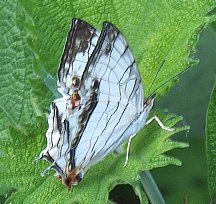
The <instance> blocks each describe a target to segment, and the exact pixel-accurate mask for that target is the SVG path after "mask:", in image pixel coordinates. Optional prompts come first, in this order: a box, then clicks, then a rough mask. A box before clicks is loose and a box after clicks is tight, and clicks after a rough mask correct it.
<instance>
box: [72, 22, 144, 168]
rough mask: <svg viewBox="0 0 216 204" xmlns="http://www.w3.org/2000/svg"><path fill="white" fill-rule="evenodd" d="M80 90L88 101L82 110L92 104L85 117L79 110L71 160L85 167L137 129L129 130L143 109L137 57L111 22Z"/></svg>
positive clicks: (106, 25)
mask: <svg viewBox="0 0 216 204" xmlns="http://www.w3.org/2000/svg"><path fill="white" fill-rule="evenodd" d="M95 81H98V87H96V88H95V86H94V85H95ZM81 93H82V95H83V96H85V97H86V99H85V100H86V101H87V103H86V104H85V105H84V108H83V110H82V111H85V110H86V108H85V107H90V106H89V104H91V105H92V106H91V108H88V111H89V114H88V115H87V116H86V115H83V117H85V120H81V119H82V114H80V118H81V119H80V121H81V122H79V123H78V127H77V130H79V134H77V136H78V137H79V138H78V140H77V141H76V145H75V146H74V147H73V149H72V150H73V154H72V157H73V158H72V160H73V161H74V162H75V166H77V165H80V166H82V168H83V169H85V168H88V167H89V166H91V165H92V164H93V163H95V162H97V161H99V160H100V159H102V158H103V157H105V156H106V155H107V154H108V153H110V152H111V151H113V150H114V149H116V148H117V147H118V146H119V145H120V144H122V143H123V142H124V141H125V140H127V139H128V138H129V137H130V135H131V134H134V132H136V131H137V129H136V128H134V130H132V131H130V132H128V128H129V127H130V126H131V125H132V124H133V122H134V121H135V120H136V119H137V117H139V114H140V112H141V111H142V110H143V88H142V83H141V78H140V75H139V72H138V69H137V65H136V63H135V60H134V57H133V55H132V53H131V51H130V49H129V47H128V45H127V42H126V41H125V39H124V38H123V36H122V34H121V33H120V32H119V30H118V29H117V28H115V27H114V26H113V25H112V24H110V23H107V22H105V23H104V27H103V30H102V32H101V35H100V37H99V40H98V42H97V46H96V47H95V50H94V52H93V53H92V56H91V58H90V60H89V62H88V64H87V68H86V69H85V71H84V73H83V76H82V79H81ZM80 129H81V131H80ZM127 132H128V133H127Z"/></svg>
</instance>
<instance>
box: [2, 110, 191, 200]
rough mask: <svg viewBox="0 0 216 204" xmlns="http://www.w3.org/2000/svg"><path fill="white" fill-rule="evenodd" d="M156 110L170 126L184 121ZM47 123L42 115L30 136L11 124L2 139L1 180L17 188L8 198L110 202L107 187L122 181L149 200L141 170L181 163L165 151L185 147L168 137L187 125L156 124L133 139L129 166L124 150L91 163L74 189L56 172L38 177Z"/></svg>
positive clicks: (3, 183)
mask: <svg viewBox="0 0 216 204" xmlns="http://www.w3.org/2000/svg"><path fill="white" fill-rule="evenodd" d="M154 113H155V114H157V115H158V116H159V117H160V118H161V119H162V120H163V121H165V123H166V125H169V126H173V125H175V124H176V123H177V122H179V121H180V120H181V117H175V116H174V115H172V114H164V112H163V111H156V112H154ZM45 128H46V125H44V119H38V122H37V124H35V125H33V126H31V127H29V128H28V133H29V135H28V136H26V135H23V134H22V133H21V132H20V131H19V130H17V129H14V128H10V130H9V132H8V134H9V135H10V137H8V138H5V137H4V139H2V140H1V143H0V146H1V148H2V149H1V150H2V151H3V152H5V154H4V155H3V156H2V157H0V163H1V169H0V183H1V185H2V186H4V187H7V188H8V187H12V188H13V189H17V192H16V193H15V194H13V195H12V196H11V197H9V199H8V200H7V201H8V203H9V202H15V203H28V204H30V203H38V204H39V203H76V202H79V203H85V204H87V203H106V202H107V199H108V193H109V190H111V189H112V188H113V187H114V186H115V185H116V184H119V183H128V184H131V185H132V186H133V187H134V189H135V192H136V193H137V194H138V196H139V197H140V199H141V200H142V203H146V198H145V195H144V194H143V192H142V190H141V189H142V188H141V185H140V182H139V172H140V171H141V170H149V169H152V168H155V167H162V166H166V165H168V164H176V165H180V164H181V162H180V161H179V160H178V159H175V158H172V157H168V156H165V155H163V153H164V152H166V151H169V150H170V149H173V148H183V147H186V146H187V145H186V144H184V143H180V142H175V141H172V140H170V139H169V137H170V136H171V135H173V134H174V133H177V132H180V131H182V130H184V129H186V127H184V128H177V129H176V130H175V131H174V132H168V131H164V130H161V129H160V128H158V125H157V124H156V123H153V124H151V125H149V126H147V127H146V128H144V129H143V130H142V131H141V132H140V133H139V134H138V135H137V137H135V138H134V139H133V143H132V146H131V153H130V160H129V163H128V165H127V166H126V167H125V168H124V167H123V165H124V161H125V154H120V155H117V156H115V155H110V156H108V157H107V158H106V159H104V160H103V161H101V162H99V163H98V164H97V165H95V166H93V167H92V168H91V169H90V170H89V171H88V172H87V173H86V174H85V175H84V179H83V180H82V182H81V183H80V184H79V185H78V186H76V187H73V189H72V191H68V190H67V188H66V187H65V186H63V185H62V184H61V183H60V182H59V181H57V179H56V178H55V177H54V176H53V172H50V173H49V175H46V176H45V177H40V175H39V174H40V171H42V170H43V169H44V168H45V164H46V165H47V162H38V163H34V164H33V160H34V158H35V156H36V155H37V154H38V153H39V152H40V150H41V149H42V148H43V146H44V143H45V137H44V134H45Z"/></svg>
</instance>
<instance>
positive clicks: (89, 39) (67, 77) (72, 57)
mask: <svg viewBox="0 0 216 204" xmlns="http://www.w3.org/2000/svg"><path fill="white" fill-rule="evenodd" d="M98 36H99V32H98V31H97V30H96V29H95V28H94V27H93V26H91V25H90V24H88V23H87V22H85V21H82V20H80V19H73V20H72V26H71V29H70V31H69V33H68V36H67V41H66V44H65V48H64V52H63V55H62V58H61V63H60V66H59V70H58V80H57V86H58V91H59V92H60V93H61V94H62V95H63V94H69V95H71V94H72V93H73V91H74V88H76V87H73V84H72V79H73V77H74V76H76V77H77V78H78V79H80V78H81V76H82V74H83V71H84V69H85V67H86V64H87V62H88V60H89V58H90V56H91V54H92V52H93V50H94V48H95V45H96V43H97V40H98Z"/></svg>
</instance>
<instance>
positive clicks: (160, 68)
mask: <svg viewBox="0 0 216 204" xmlns="http://www.w3.org/2000/svg"><path fill="white" fill-rule="evenodd" d="M164 63H165V60H164V61H163V62H162V63H161V65H160V67H159V69H158V71H157V73H156V75H155V77H154V79H153V81H152V83H151V86H150V88H149V90H148V93H149V92H150V90H151V88H152V86H153V84H154V82H155V80H156V78H157V77H158V74H159V72H160V70H161V68H162V67H163V65H164Z"/></svg>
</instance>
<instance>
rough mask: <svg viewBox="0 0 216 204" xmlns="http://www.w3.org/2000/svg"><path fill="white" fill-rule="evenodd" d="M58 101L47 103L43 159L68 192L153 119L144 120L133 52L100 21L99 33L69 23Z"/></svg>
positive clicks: (146, 106) (145, 103) (148, 104)
mask: <svg viewBox="0 0 216 204" xmlns="http://www.w3.org/2000/svg"><path fill="white" fill-rule="evenodd" d="M57 87H58V91H59V92H60V93H61V94H62V97H61V98H59V99H56V100H54V101H53V102H52V103H51V106H50V109H51V112H50V115H49V118H48V124H49V128H48V130H47V132H46V138H47V147H46V148H45V149H44V150H43V151H42V152H41V153H40V155H39V156H38V158H37V159H45V160H47V161H49V162H50V163H51V165H50V166H49V167H48V168H47V169H45V170H44V171H43V172H42V175H44V174H45V172H46V171H48V170H49V169H54V170H55V171H56V174H57V177H58V178H59V179H61V180H62V182H63V183H64V184H65V185H66V186H67V187H68V188H70V187H71V186H72V185H76V184H78V183H79V182H80V180H81V179H82V178H83V175H84V173H85V172H86V171H87V170H88V169H89V168H90V167H91V166H92V165H94V164H95V163H97V162H99V161H100V160H102V159H103V158H104V157H106V156H107V155H108V154H109V153H111V152H113V151H115V150H116V149H117V148H118V147H120V146H121V145H122V144H124V143H125V142H126V141H129V142H128V148H127V156H126V162H125V165H126V164H127V162H128V155H129V147H130V142H131V140H132V138H133V137H134V136H135V135H136V133H137V132H138V131H139V130H140V129H141V128H143V127H144V126H145V125H147V124H149V123H150V122H151V121H152V120H154V119H155V120H156V121H157V122H158V124H159V125H160V126H161V128H163V129H165V130H168V131H172V130H173V129H172V128H169V127H166V126H164V125H163V123H162V122H161V121H160V120H159V118H158V117H157V116H154V117H153V118H151V119H149V120H148V121H147V117H148V115H149V112H150V111H151V109H152V106H153V101H154V97H153V96H151V97H148V98H146V99H144V91H143V86H142V80H141V77H140V74H139V70H138V67H137V64H136V62H135V59H134V57H133V54H132V52H131V50H130V48H129V46H128V43H127V42H126V40H125V39H124V37H123V35H122V34H121V32H120V31H119V30H118V29H117V28H116V27H115V26H114V25H113V24H111V23H109V22H104V23H103V28H102V31H101V32H99V31H98V30H97V29H95V28H94V27H93V26H91V25H90V24H88V23H87V22H85V21H83V20H80V19H73V20H72V26H71V29H70V31H69V33H68V36H67V40H66V44H65V48H64V52H63V55H62V58H61V62H60V66H59V69H58V80H57Z"/></svg>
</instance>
